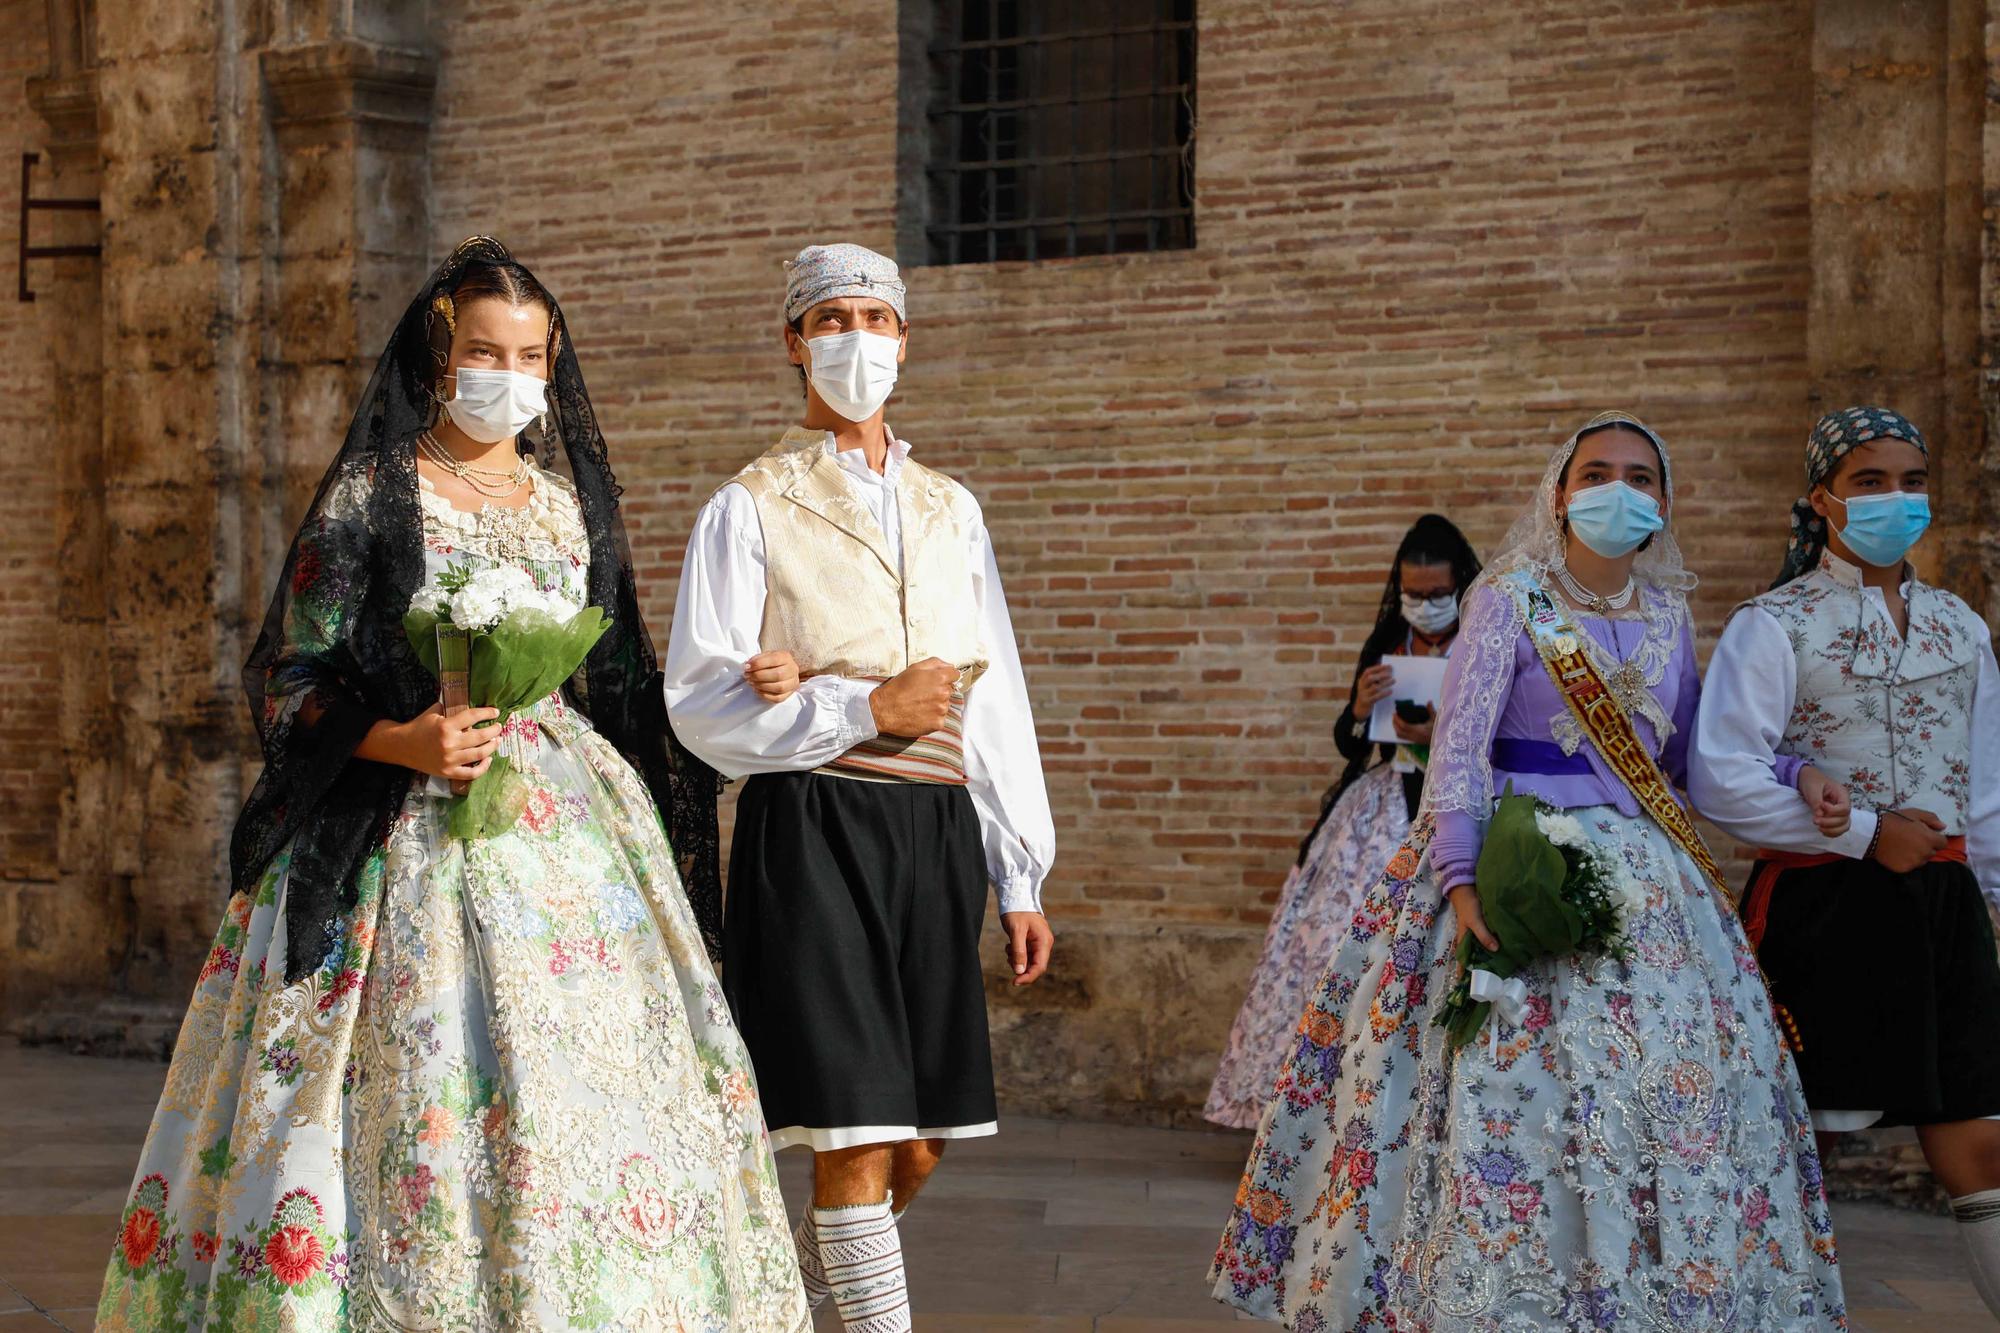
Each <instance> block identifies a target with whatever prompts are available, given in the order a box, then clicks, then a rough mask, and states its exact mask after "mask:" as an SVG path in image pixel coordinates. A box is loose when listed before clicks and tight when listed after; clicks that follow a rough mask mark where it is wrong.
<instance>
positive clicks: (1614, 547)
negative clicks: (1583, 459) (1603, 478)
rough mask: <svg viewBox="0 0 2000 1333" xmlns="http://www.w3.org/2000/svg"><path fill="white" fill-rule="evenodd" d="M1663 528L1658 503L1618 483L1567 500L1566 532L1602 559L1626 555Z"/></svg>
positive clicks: (1590, 490)
mask: <svg viewBox="0 0 2000 1333" xmlns="http://www.w3.org/2000/svg"><path fill="white" fill-rule="evenodd" d="M1665 526H1667V522H1666V520H1665V519H1663V518H1661V517H1660V502H1659V501H1658V500H1655V499H1654V498H1653V497H1652V496H1650V495H1648V494H1646V493H1645V492H1644V491H1635V490H1633V489H1632V488H1631V487H1630V486H1627V485H1626V484H1625V483H1624V482H1622V481H1612V482H1606V483H1605V484H1604V485H1602V486H1593V487H1591V488H1590V489H1589V490H1587V491H1578V492H1577V493H1576V494H1575V495H1572V496H1571V497H1570V499H1569V529H1570V531H1571V532H1574V533H1575V534H1576V535H1577V540H1579V541H1581V542H1582V543H1583V544H1584V545H1585V546H1588V547H1589V548H1590V549H1591V550H1593V551H1595V552H1597V553H1598V554H1599V555H1601V556H1603V557H1604V558H1605V559H1606V560H1616V559H1617V558H1618V557H1619V556H1621V555H1630V554H1631V553H1632V552H1634V551H1636V550H1638V549H1639V545H1640V543H1642V542H1644V541H1645V540H1646V538H1648V537H1650V536H1652V535H1653V534H1654V533H1656V532H1658V531H1659V530H1660V529H1661V528H1664V527H1665Z"/></svg>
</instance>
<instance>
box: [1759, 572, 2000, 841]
mask: <svg viewBox="0 0 2000 1333" xmlns="http://www.w3.org/2000/svg"><path fill="white" fill-rule="evenodd" d="M1748 605H1751V606H1756V607H1761V608H1763V609H1764V610H1765V611H1767V612H1769V613H1770V614H1771V615H1772V616H1774V617H1776V618H1777V621H1778V623H1779V624H1780V625H1783V626H1784V628H1785V633H1786V634H1787V635H1788V636H1790V638H1791V641H1792V652H1793V654H1794V655H1795V656H1796V658H1797V660H1798V686H1797V689H1796V691H1795V693H1794V694H1793V702H1792V716H1791V719H1790V721H1788V722H1787V723H1786V724H1785V734H1784V737H1783V739H1782V740H1781V741H1780V742H1779V743H1778V746H1777V750H1778V753H1779V754H1789V755H1797V756H1799V757H1801V758H1803V759H1805V760H1807V761H1809V762H1810V763H1812V764H1814V765H1815V766H1816V767H1818V768H1819V769H1820V771H1821V772H1823V773H1825V774H1827V775H1828V776H1829V777H1831V778H1833V779H1834V780H1836V781H1838V782H1844V783H1846V784H1847V787H1848V790H1849V791H1850V792H1851V793H1852V794H1853V797H1854V804H1855V805H1856V806H1861V807H1873V808H1875V809H1901V808H1904V807H1909V806H1914V807H1916V808H1918V809H1922V810H1929V811H1930V812H1931V813H1933V814H1935V815H1936V816H1937V817H1938V818H1939V819H1942V820H1943V821H1944V822H1945V826H1946V831H1947V832H1949V833H1952V834H1962V833H1964V832H1965V827H1966V809H1967V805H1968V802H1969V799H1970V796H1971V786H1972V693H1973V689H1974V687H1975V686H1976V685H1977V683H1978V679H1979V655H1978V654H1979V645H1980V644H1981V643H1982V642H1983V641H1985V639H1986V626H1985V624H1984V623H1982V622H1981V621H1980V619H1979V617H1978V616H1976V615H1974V614H1973V611H1972V608H1971V607H1969V606H1967V605H1966V604H1965V603H1964V602H1962V601H1960V600H1959V599H1958V598H1956V597H1954V596H1952V595H1951V594H1950V593H1948V592H1945V591H1943V590H1942V589H1939V588H1933V587H1930V586H1928V585H1926V584H1923V583H1920V582H1918V581H1917V580H1916V579H1914V578H1912V579H1911V580H1910V584H1909V610H1910V632H1909V634H1908V636H1907V637H1905V636H1901V635H1898V634H1897V633H1896V626H1895V623H1894V622H1893V621H1891V620H1890V619H1889V616H1888V612H1887V611H1886V610H1885V609H1884V608H1882V607H1881V606H1879V605H1878V604H1876V603H1875V602H1874V601H1873V600H1872V599H1870V598H1868V597H1867V596H1865V595H1864V594H1863V593H1862V590H1861V576H1860V572H1859V571H1858V570H1856V569H1855V568H1854V567H1853V566H1852V565H1849V564H1847V563H1846V562H1845V561H1842V560H1840V559H1838V558H1836V557H1834V556H1831V555H1829V556H1827V557H1826V561H1825V563H1824V564H1822V565H1821V566H1820V568H1818V569H1817V570H1814V571H1813V572H1812V573H1810V574H1807V575H1806V576H1804V577H1803V578H1799V579H1795V580H1793V581H1792V582H1791V583H1788V584H1786V585H1785V586H1784V587H1782V588H1776V589H1773V590H1772V591H1770V592H1767V593H1765V594H1764V595H1763V596H1762V597H1758V598H1755V599H1754V600H1752V601H1751V602H1749V603H1748Z"/></svg>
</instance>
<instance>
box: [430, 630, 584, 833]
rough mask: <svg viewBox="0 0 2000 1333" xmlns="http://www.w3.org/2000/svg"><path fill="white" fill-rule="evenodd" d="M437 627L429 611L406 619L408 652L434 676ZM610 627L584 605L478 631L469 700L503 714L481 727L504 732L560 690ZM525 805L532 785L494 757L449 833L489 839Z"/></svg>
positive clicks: (460, 805) (457, 808)
mask: <svg viewBox="0 0 2000 1333" xmlns="http://www.w3.org/2000/svg"><path fill="white" fill-rule="evenodd" d="M438 621H439V617H438V616H437V615H436V614H435V613H433V612H430V611H421V610H412V611H410V612H409V614H407V615H405V616H404V617H403V632H404V634H406V635H408V636H409V640H410V647H411V648H413V649H414V650H415V651H416V654H417V659H418V660H419V661H421V662H422V663H423V664H424V666H425V668H426V669H427V670H429V671H430V673H431V674H432V675H436V674H437V662H438V652H437V626H438ZM610 627H611V622H610V621H609V620H607V619H606V618H605V615H604V612H603V611H601V610H599V609H598V608H597V607H594V606H586V607H585V608H583V610H581V611H579V612H577V613H576V614H575V615H573V616H571V617H570V618H569V619H568V620H557V619H556V618H555V617H554V616H552V615H550V614H548V612H546V611H516V612H513V613H512V614H511V615H509V616H507V617H506V618H505V619H504V620H502V621H501V622H500V623H499V624H497V625H495V626H494V627H493V628H492V629H490V630H474V631H473V632H472V670H471V672H470V673H469V676H470V678H469V682H468V686H469V688H468V691H467V694H468V699H469V702H470V703H471V704H472V706H473V707H474V708H497V709H499V710H500V716H499V717H498V718H497V719H495V720H494V721H492V722H488V723H484V724H482V725H484V726H501V725H504V724H505V723H506V721H507V720H508V719H509V718H511V717H512V716H513V715H514V714H515V713H517V712H519V711H520V710H521V709H523V708H526V707H529V706H530V705H532V704H534V703H536V702H537V701H539V700H541V699H544V698H547V697H548V696H549V695H550V694H553V693H554V692H555V691H556V690H557V689H559V688H561V686H562V683H563V682H564V681H566V680H568V679H569V678H570V677H571V676H573V675H575V674H576V671H577V668H579V667H581V666H582V665H583V660H584V659H585V658H586V657H588V656H590V650H591V649H592V648H595V647H596V646H597V641H598V640H599V639H601V638H603V637H604V633H605V631H606V630H608V629H609V628H610ZM526 803H527V784H526V783H525V781H524V780H523V779H522V777H521V775H520V774H519V773H516V772H514V770H513V765H512V764H510V763H508V761H507V759H506V758H505V756H496V757H495V759H494V760H493V762H492V764H491V765H489V766H488V767H487V770H486V772H484V773H482V774H481V775H480V776H479V777H477V778H474V779H473V781H472V785H471V786H470V787H469V788H467V790H466V793H465V795H464V796H463V797H460V798H459V799H458V801H457V803H456V804H455V805H454V806H453V808H452V811H451V814H450V816H449V819H448V824H447V828H448V830H449V832H450V833H451V835H452V836H453V837H458V838H490V837H492V836H494V835H495V834H497V833H504V832H505V831H506V830H507V829H509V828H511V827H513V824H514V821H515V820H516V819H518V818H520V815H521V810H522V809H523V808H524V806H525V805H526Z"/></svg>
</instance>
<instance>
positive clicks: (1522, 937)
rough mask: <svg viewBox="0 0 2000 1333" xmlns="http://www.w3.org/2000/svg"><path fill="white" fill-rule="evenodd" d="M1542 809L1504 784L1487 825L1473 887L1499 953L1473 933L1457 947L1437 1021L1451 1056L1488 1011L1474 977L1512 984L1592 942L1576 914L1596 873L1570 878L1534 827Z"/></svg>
mask: <svg viewBox="0 0 2000 1333" xmlns="http://www.w3.org/2000/svg"><path fill="white" fill-rule="evenodd" d="M1541 808H1542V803H1541V802H1540V801H1539V800H1537V799H1536V798H1535V797H1533V796H1516V795H1515V794H1514V788H1513V784H1511V783H1509V784H1508V787H1507V790H1506V791H1505V792H1504V793H1503V794H1502V795H1501V797H1500V800H1499V802H1498V804H1497V806H1496V808H1495V809H1494V812H1493V819H1492V822H1491V823H1490V824H1488V825H1487V828H1486V840H1485V842H1484V843H1483V844H1482V845H1481V846H1480V849H1479V863H1478V866H1477V868H1476V869H1475V871H1474V875H1475V877H1476V878H1475V887H1476V891H1477V893H1478V895H1479V912H1480V915H1481V916H1483V917H1485V918H1486V928H1487V929H1488V930H1489V931H1491V932H1492V934H1493V937H1494V938H1495V939H1496V940H1498V941H1499V942H1500V947H1499V949H1497V950H1489V949H1488V948H1486V946H1485V945H1483V944H1481V943H1480V942H1479V940H1478V938H1477V937H1476V936H1474V935H1473V934H1472V933H1471V932H1470V931H1468V932H1467V933H1466V935H1465V938H1464V939H1463V940H1461V941H1460V942H1459V947H1458V962H1459V980H1458V984H1457V986H1455V987H1454V988H1453V989H1452V991H1451V994H1450V995H1449V996H1448V997H1447V998H1446V1001H1445V1004H1444V1005H1443V1007H1442V1008H1441V1009H1440V1011H1439V1013H1438V1015H1437V1017H1436V1020H1435V1021H1436V1023H1437V1024H1438V1026H1440V1027H1443V1028H1444V1029H1445V1030H1446V1032H1447V1034H1448V1036H1449V1041H1450V1044H1451V1048H1452V1049H1453V1050H1457V1049H1458V1048H1460V1047H1462V1046H1464V1045H1465V1044H1466V1043H1467V1042H1469V1041H1471V1040H1472V1038H1473V1037H1474V1036H1476V1035H1477V1034H1478V1032H1479V1029H1480V1027H1481V1026H1482V1025H1483V1024H1484V1023H1485V1022H1486V1019H1487V1016H1488V1013H1489V1011H1490V1010H1491V1009H1492V1007H1493V1006H1492V1005H1490V1004H1488V1003H1487V1002H1485V1001H1483V1000H1480V1001H1475V1000H1473V999H1472V997H1471V995H1470V993H1469V992H1468V989H1467V986H1468V977H1469V974H1470V973H1471V971H1472V969H1474V968H1480V969H1482V970H1484V971H1487V972H1491V973H1493V974H1494V975H1495V976H1498V977H1511V976H1513V975H1515V974H1516V973H1518V972H1519V971H1520V970H1521V969H1522V968H1524V967H1526V966H1527V965H1528V964H1529V963H1531V962H1533V961H1534V960H1535V959H1537V958H1544V957H1550V956H1554V955H1561V954H1568V953H1573V952H1575V951H1576V950H1577V949H1578V948H1579V947H1580V946H1582V945H1583V944H1584V943H1585V941H1586V937H1591V938H1593V939H1594V938H1596V936H1597V932H1596V931H1595V930H1592V929H1589V927H1592V926H1593V925H1594V924H1595V923H1594V922H1592V921H1589V920H1587V919H1586V917H1585V915H1584V912H1583V911H1582V910H1581V909H1580V908H1579V906H1578V900H1579V899H1585V898H1588V897H1589V896H1591V895H1592V894H1593V893H1594V892H1595V875H1596V870H1595V867H1594V866H1591V867H1588V868H1587V869H1585V872H1584V873H1581V874H1578V873H1575V872H1576V871H1577V870H1578V869H1579V867H1576V866H1572V864H1571V861H1570V858H1569V857H1567V856H1565V855H1564V852H1563V849H1562V848H1560V847H1558V846H1556V845H1555V844H1554V843H1553V842H1550V841H1549V838H1548V835H1547V834H1545V833H1543V832H1542V829H1541V825H1540V824H1538V823H1537V822H1536V821H1535V814H1536V812H1537V811H1538V810H1540V809H1541ZM1579 859H1581V858H1579Z"/></svg>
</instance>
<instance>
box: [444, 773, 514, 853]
mask: <svg viewBox="0 0 2000 1333" xmlns="http://www.w3.org/2000/svg"><path fill="white" fill-rule="evenodd" d="M527 808H528V784H527V782H526V780H525V779H523V778H522V777H521V775H520V774H519V773H516V772H515V771H514V765H513V763H512V762H511V761H509V760H508V758H507V756H506V755H504V754H501V755H495V756H494V757H493V762H492V763H491V764H488V765H487V766H486V771H485V772H484V773H481V774H480V775H479V776H478V777H476V778H474V779H473V780H472V785H471V786H469V787H467V788H466V789H465V795H463V796H461V797H459V798H458V799H457V800H455V801H453V802H452V803H451V813H450V814H448V815H446V816H445V824H444V828H445V832H446V833H449V834H450V835H451V836H452V837H454V838H463V839H465V840H466V841H468V842H470V841H472V840H473V839H476V838H490V837H492V836H494V835H495V834H497V833H505V832H506V831H507V830H508V829H510V828H512V827H514V821H515V820H517V819H519V818H520V817H521V812H522V811H523V810H525V809H527Z"/></svg>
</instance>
